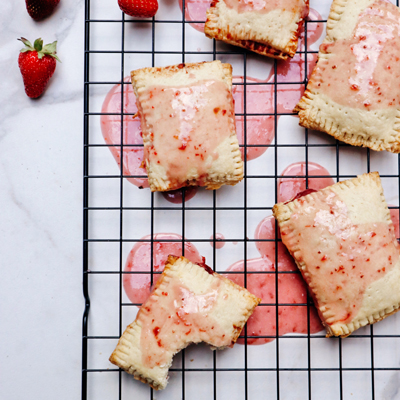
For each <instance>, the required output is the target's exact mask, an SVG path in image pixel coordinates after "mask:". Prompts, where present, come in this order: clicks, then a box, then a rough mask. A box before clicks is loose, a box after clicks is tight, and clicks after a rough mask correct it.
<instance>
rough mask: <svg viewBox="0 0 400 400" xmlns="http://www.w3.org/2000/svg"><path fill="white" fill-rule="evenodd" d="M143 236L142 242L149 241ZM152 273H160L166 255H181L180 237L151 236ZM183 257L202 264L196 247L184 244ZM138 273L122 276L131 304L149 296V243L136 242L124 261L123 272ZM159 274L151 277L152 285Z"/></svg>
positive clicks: (171, 235) (158, 234)
mask: <svg viewBox="0 0 400 400" xmlns="http://www.w3.org/2000/svg"><path fill="white" fill-rule="evenodd" d="M150 238H151V236H150V235H148V236H145V237H143V238H142V240H150ZM153 239H154V242H153V271H154V272H162V271H163V270H164V267H165V262H166V261H167V258H168V255H170V254H172V255H176V256H180V255H182V236H180V235H177V234H176V233H157V234H155V235H154V236H153ZM157 240H176V242H158V241H157ZM185 257H186V258H188V259H189V260H190V261H192V262H195V263H202V262H203V258H202V257H201V256H200V254H199V252H198V251H197V249H196V247H195V246H194V245H193V244H192V243H189V242H185ZM134 271H140V272H142V271H143V272H144V273H143V274H124V277H123V284H124V289H125V293H126V295H127V296H128V298H129V300H130V301H131V302H132V303H143V302H145V301H146V299H147V298H148V297H149V294H150V275H151V274H150V271H151V242H138V243H136V244H135V246H134V247H133V248H132V250H131V252H130V253H129V255H128V258H127V260H126V264H125V268H124V272H134ZM158 278H159V274H154V275H153V284H154V283H155V282H157V280H158Z"/></svg>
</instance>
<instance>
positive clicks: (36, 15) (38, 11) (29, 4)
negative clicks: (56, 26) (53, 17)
mask: <svg viewBox="0 0 400 400" xmlns="http://www.w3.org/2000/svg"><path fill="white" fill-rule="evenodd" d="M59 2H60V0H25V3H26V9H27V10H28V14H29V15H30V16H31V17H32V18H33V19H34V20H35V21H39V20H41V19H43V18H46V17H48V16H49V15H50V14H52V13H53V11H54V9H55V8H56V6H57V5H58V3H59Z"/></svg>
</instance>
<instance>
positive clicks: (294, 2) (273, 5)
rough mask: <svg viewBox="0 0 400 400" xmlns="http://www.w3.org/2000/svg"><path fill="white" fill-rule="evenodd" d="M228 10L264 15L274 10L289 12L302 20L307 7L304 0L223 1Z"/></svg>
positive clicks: (306, 12)
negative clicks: (254, 12) (255, 12)
mask: <svg viewBox="0 0 400 400" xmlns="http://www.w3.org/2000/svg"><path fill="white" fill-rule="evenodd" d="M224 1H225V4H226V5H227V7H228V8H231V9H234V10H236V11H237V12H238V13H244V12H246V11H257V12H258V13H260V14H266V13H269V12H271V11H274V10H277V9H278V10H281V11H286V12H290V13H291V14H296V15H300V16H302V17H303V18H304V17H305V16H306V15H307V14H308V6H306V5H305V4H304V0H267V1H265V0H224Z"/></svg>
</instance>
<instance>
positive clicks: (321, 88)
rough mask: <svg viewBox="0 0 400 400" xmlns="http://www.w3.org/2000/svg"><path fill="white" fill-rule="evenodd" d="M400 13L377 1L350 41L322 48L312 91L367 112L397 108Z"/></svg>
mask: <svg viewBox="0 0 400 400" xmlns="http://www.w3.org/2000/svg"><path fill="white" fill-rule="evenodd" d="M399 35H400V12H399V9H398V8H397V7H396V6H394V5H393V4H391V3H389V2H386V1H383V0H377V1H375V2H374V3H373V4H372V5H371V6H370V7H368V8H366V9H365V10H364V11H363V12H362V13H361V14H360V16H359V19H358V23H357V25H356V27H355V30H354V32H353V37H352V38H350V39H345V40H337V41H335V42H334V43H331V44H322V45H321V49H320V50H321V51H322V52H323V53H327V60H325V58H324V59H323V60H321V62H319V63H318V66H317V68H316V73H315V74H314V75H313V79H312V80H311V82H310V85H311V88H313V89H314V90H317V91H318V92H322V93H324V94H326V95H327V96H329V97H330V98H331V99H332V100H334V101H335V102H337V103H339V104H342V105H345V106H349V107H353V108H361V109H366V110H374V109H383V108H385V109H386V108H391V107H395V108H398V107H399V106H400V86H399V85H398V83H397V82H398V81H399V79H400V64H399V60H400V36H399Z"/></svg>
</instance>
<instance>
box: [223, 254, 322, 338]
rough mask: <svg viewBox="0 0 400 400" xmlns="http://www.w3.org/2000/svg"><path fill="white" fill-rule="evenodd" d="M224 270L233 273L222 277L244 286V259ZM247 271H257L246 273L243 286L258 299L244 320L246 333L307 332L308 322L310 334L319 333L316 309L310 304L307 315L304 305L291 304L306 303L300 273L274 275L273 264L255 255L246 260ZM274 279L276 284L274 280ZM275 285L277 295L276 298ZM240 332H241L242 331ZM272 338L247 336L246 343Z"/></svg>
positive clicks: (249, 334) (305, 294) (272, 334)
mask: <svg viewBox="0 0 400 400" xmlns="http://www.w3.org/2000/svg"><path fill="white" fill-rule="evenodd" d="M227 271H235V272H238V273H237V274H226V275H225V276H226V277H227V278H229V279H231V280H232V281H234V282H235V283H237V284H238V285H241V286H244V273H243V271H244V262H243V261H238V262H236V263H235V264H233V265H231V266H230V267H229V268H228V269H227ZM247 271H248V272H252V271H254V272H260V273H251V274H249V273H248V274H247V277H246V279H247V282H246V287H247V289H248V290H249V291H250V292H251V293H253V294H254V295H256V296H257V297H260V298H261V299H262V302H261V303H264V304H269V305H259V306H258V307H257V308H256V309H255V311H254V313H253V315H252V316H251V317H250V318H249V320H248V322H247V335H248V336H276V334H277V332H278V335H279V336H282V335H284V334H286V333H303V334H305V333H307V332H308V322H309V324H310V333H317V332H320V331H321V330H322V329H323V328H322V325H321V322H320V320H319V318H318V315H317V311H316V309H315V308H314V307H313V306H310V308H309V309H310V314H309V317H308V315H307V306H306V305H302V306H297V305H295V304H306V303H307V289H306V286H305V283H304V281H303V279H302V278H301V276H300V274H297V273H293V274H291V273H289V274H276V273H275V267H274V264H273V263H272V262H271V261H270V260H269V259H268V258H256V259H252V260H247ZM276 279H277V280H278V283H276ZM276 284H277V285H278V298H276ZM276 301H278V304H290V305H278V323H279V324H278V331H277V327H276V310H277V307H276V305H275V302H276ZM241 334H242V335H243V334H244V332H243V331H242V333H241ZM272 340H274V338H248V339H247V343H248V344H257V345H258V344H264V343H268V342H271V341H272ZM238 343H241V344H243V343H244V340H243V339H239V340H238Z"/></svg>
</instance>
